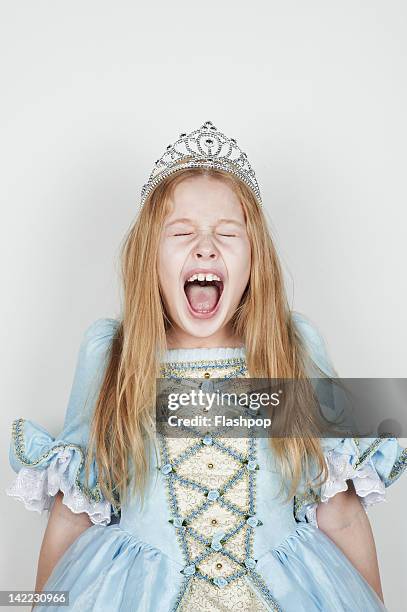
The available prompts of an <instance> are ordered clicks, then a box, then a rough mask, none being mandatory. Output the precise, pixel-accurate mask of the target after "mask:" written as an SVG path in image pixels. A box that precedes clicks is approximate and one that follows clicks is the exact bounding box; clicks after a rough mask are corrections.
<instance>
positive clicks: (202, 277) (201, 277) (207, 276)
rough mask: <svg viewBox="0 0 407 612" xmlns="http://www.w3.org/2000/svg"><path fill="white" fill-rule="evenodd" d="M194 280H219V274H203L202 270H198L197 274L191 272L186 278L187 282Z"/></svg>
mask: <svg viewBox="0 0 407 612" xmlns="http://www.w3.org/2000/svg"><path fill="white" fill-rule="evenodd" d="M194 280H199V281H204V280H207V281H214V280H216V281H220V278H219V276H216V274H203V273H202V272H200V273H199V274H193V275H192V276H190V277H189V278H188V279H187V283H192V282H193V281H194Z"/></svg>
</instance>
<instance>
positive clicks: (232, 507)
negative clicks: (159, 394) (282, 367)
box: [7, 313, 407, 612]
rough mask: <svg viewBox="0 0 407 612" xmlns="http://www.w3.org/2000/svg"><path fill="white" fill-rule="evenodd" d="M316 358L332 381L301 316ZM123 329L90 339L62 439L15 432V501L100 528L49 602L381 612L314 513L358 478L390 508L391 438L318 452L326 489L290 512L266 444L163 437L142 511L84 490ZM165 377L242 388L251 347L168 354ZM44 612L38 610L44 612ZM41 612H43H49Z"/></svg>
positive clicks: (60, 567) (304, 496) (78, 551)
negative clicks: (58, 506) (66, 512)
mask: <svg viewBox="0 0 407 612" xmlns="http://www.w3.org/2000/svg"><path fill="white" fill-rule="evenodd" d="M293 317H294V320H295V323H296V325H297V326H298V329H299V330H300V332H301V334H302V336H303V338H304V340H305V342H306V345H307V347H308V349H309V350H310V351H311V353H312V357H313V359H314V360H315V361H316V363H317V364H318V365H319V366H320V367H321V368H322V369H325V371H327V372H328V373H330V371H329V370H330V364H329V360H328V357H327V355H326V352H325V348H324V345H323V342H322V339H321V338H320V336H319V334H318V332H317V331H316V330H315V328H314V327H313V326H312V325H311V324H310V323H309V322H308V321H307V320H306V319H305V318H303V317H302V316H301V315H299V314H298V313H293ZM118 325H119V322H118V321H116V320H115V319H99V320H97V321H95V322H94V323H93V324H92V325H91V326H90V327H89V328H88V330H87V331H86V333H85V336H84V339H83V342H82V345H81V348H80V352H79V359H78V364H77V368H76V372H75V377H74V382H73V387H72V391H71V395H70V399H69V404H68V409H67V412H66V417H65V422H64V427H63V430H62V432H61V434H60V435H59V436H58V437H57V438H53V437H52V436H51V435H50V434H49V433H48V432H47V431H46V430H45V429H43V428H42V427H41V426H39V425H37V424H35V423H33V422H32V421H28V420H25V419H21V418H20V419H17V420H16V421H14V423H13V436H12V441H11V445H10V463H11V466H12V467H13V469H14V470H15V472H17V477H16V479H15V481H14V483H13V484H12V485H11V486H10V487H9V488H8V490H7V493H8V495H11V496H13V497H16V498H17V499H20V500H21V501H23V502H24V504H25V506H26V507H27V508H28V509H30V510H37V511H39V512H41V511H43V510H44V509H48V508H49V507H50V505H51V503H52V500H53V498H54V496H55V495H56V493H57V491H58V490H61V491H62V492H63V503H64V504H66V505H67V506H68V507H69V508H70V509H71V510H72V511H73V512H75V513H79V512H86V513H87V514H88V515H89V517H90V519H91V521H92V523H93V525H92V526H91V527H90V528H88V529H86V530H85V531H84V532H83V533H82V534H81V535H80V536H79V537H78V538H77V539H76V540H75V541H74V542H73V543H72V544H71V546H70V547H69V548H68V549H67V550H66V552H65V553H64V555H63V556H62V558H61V559H60V560H59V562H58V563H57V564H56V566H55V567H54V570H53V572H52V574H51V575H50V577H49V579H48V581H47V583H46V584H45V585H44V590H65V591H69V606H68V607H67V608H66V609H68V610H75V611H79V610H80V611H81V612H86V611H96V610H97V611H103V612H104V611H109V612H115V611H121V612H129V611H133V612H141V611H143V612H150V611H151V612H164V611H165V612H167V611H170V610H171V611H179V612H181V611H194V612H195V611H198V610H202V611H229V610H242V611H245V612H249V611H250V612H260V611H261V612H264V611H265V610H274V611H284V612H301V611H304V612H313V611H317V610H323V611H324V612H333V611H335V612H339V611H341V612H342V611H352V612H355V611H356V610H357V611H362V610H363V611H380V610H381V611H383V610H385V607H384V606H383V604H382V602H381V601H380V599H379V598H378V596H377V595H376V593H375V592H374V590H373V589H372V588H371V587H370V585H369V584H368V583H367V581H366V580H365V579H364V578H363V576H362V575H361V574H360V573H359V572H358V571H357V570H356V569H355V567H354V566H353V565H352V564H351V563H350V561H349V560H348V559H347V557H345V555H344V554H343V553H342V552H341V551H340V549H339V548H338V547H337V546H336V545H335V544H334V543H333V542H332V541H331V540H330V538H328V537H327V536H326V535H325V534H324V533H323V532H322V531H321V530H320V529H319V528H318V525H317V522H316V511H315V510H316V506H317V503H318V502H319V501H320V500H321V501H326V500H327V499H329V498H330V497H332V496H333V495H335V494H336V493H337V492H338V491H344V490H346V489H347V483H346V480H353V482H354V485H355V489H356V491H357V493H358V494H359V496H360V498H361V501H362V503H363V505H364V507H365V508H366V507H367V506H369V505H370V504H373V503H376V502H379V501H381V500H383V499H384V497H385V488H386V487H387V486H389V485H390V484H392V483H393V482H394V481H395V480H396V479H397V478H398V477H399V476H400V475H401V473H402V472H403V471H404V470H405V468H406V466H407V451H406V449H403V448H402V447H401V446H400V444H399V443H398V441H397V439H395V438H378V439H359V440H356V439H353V438H344V439H339V438H335V439H333V438H331V439H324V440H322V444H323V449H324V453H325V457H326V460H327V464H328V468H329V479H328V481H327V483H326V484H325V485H323V486H322V487H321V488H320V490H319V491H318V492H315V491H314V492H310V493H301V494H300V493H299V494H298V495H297V496H296V497H295V498H294V500H291V501H290V502H289V503H288V504H287V503H283V501H281V498H279V497H278V496H277V492H278V490H279V485H280V475H279V471H278V469H277V466H276V465H275V464H274V463H273V457H272V452H271V450H270V446H269V442H268V440H267V439H265V438H257V439H254V438H239V439H232V438H228V439H227V438H216V436H214V437H212V436H211V435H206V436H204V437H203V438H169V437H163V436H162V437H161V440H160V445H159V453H158V455H156V454H155V453H154V452H153V450H152V454H151V461H152V464H153V468H154V469H153V471H152V476H151V478H150V480H149V484H148V490H147V494H146V499H145V504H144V506H143V507H142V506H141V504H140V503H139V500H138V499H136V498H132V500H131V502H129V503H128V504H127V505H125V506H122V507H121V509H120V520H119V522H118V521H117V517H118V508H117V507H116V506H111V505H110V503H108V502H107V501H106V500H105V499H104V498H103V496H102V495H101V492H100V489H99V485H98V481H97V470H96V465H95V462H93V463H92V472H91V481H90V482H88V483H87V486H85V484H84V482H85V480H84V456H85V452H86V447H87V440H88V435H89V422H90V414H91V411H92V409H93V407H94V403H95V400H96V397H97V393H98V389H99V388H100V384H101V381H102V376H103V372H104V368H105V367H106V359H107V355H108V349H109V347H110V343H111V341H112V338H113V335H114V333H115V331H116V329H117V327H118ZM162 373H163V376H164V377H171V376H174V375H175V376H180V377H188V378H191V377H198V378H204V379H205V378H210V377H213V378H227V377H234V376H235V377H236V376H238V377H245V376H247V375H248V374H247V369H246V364H245V349H244V348H210V349H205V348H199V349H171V350H167V352H166V355H165V359H164V361H163V363H162ZM36 609H37V608H36ZM53 609H54V608H53V607H51V606H47V605H39V606H38V610H53Z"/></svg>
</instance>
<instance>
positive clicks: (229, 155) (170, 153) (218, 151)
mask: <svg viewBox="0 0 407 612" xmlns="http://www.w3.org/2000/svg"><path fill="white" fill-rule="evenodd" d="M185 168H215V169H219V170H225V171H226V172H230V173H231V174H234V175H235V176H237V177H239V178H240V179H241V180H242V181H243V182H244V183H245V184H246V185H247V186H248V187H249V188H250V189H251V190H252V192H253V193H254V195H255V197H256V199H257V202H258V204H259V205H260V206H262V200H261V194H260V188H259V185H258V182H257V179H256V175H255V173H254V170H253V169H252V167H251V165H250V163H249V161H248V159H247V155H246V153H244V152H243V151H242V150H241V148H240V147H239V146H238V144H237V142H236V140H235V138H228V137H227V136H225V135H224V134H222V132H219V130H218V129H217V128H216V127H215V126H214V125H213V123H212V121H206V122H205V123H204V124H203V125H202V126H201V127H200V128H199V129H198V130H194V131H193V132H191V133H190V134H180V136H179V139H178V140H177V141H176V142H175V143H174V144H169V145H168V146H167V148H166V150H165V152H164V153H163V155H162V156H161V157H160V159H157V161H156V162H155V165H154V168H153V170H152V172H151V174H150V176H149V179H148V181H147V183H146V184H145V185H143V187H142V190H141V203H140V208H141V207H142V206H143V205H144V203H145V201H146V199H147V197H148V195H149V194H150V193H151V192H152V191H153V190H154V189H155V187H156V186H157V185H158V184H159V183H161V181H162V180H164V179H165V178H166V177H167V176H170V174H174V172H179V171H180V170H184V169H185Z"/></svg>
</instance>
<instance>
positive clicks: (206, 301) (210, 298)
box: [185, 283, 219, 312]
mask: <svg viewBox="0 0 407 612" xmlns="http://www.w3.org/2000/svg"><path fill="white" fill-rule="evenodd" d="M185 294H186V296H187V298H188V302H189V303H190V305H191V308H192V310H195V311H196V312H204V311H205V310H208V311H211V310H213V309H214V308H215V306H216V304H217V302H218V299H219V291H218V288H217V287H215V286H214V285H206V286H203V287H202V286H200V285H194V284H193V283H188V285H187V286H186V287H185Z"/></svg>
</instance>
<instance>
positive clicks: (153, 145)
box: [0, 0, 407, 612]
mask: <svg viewBox="0 0 407 612" xmlns="http://www.w3.org/2000/svg"><path fill="white" fill-rule="evenodd" d="M0 23H1V25H0V45H1V48H0V62H1V81H0V83H1V85H0V86H1V100H0V105H1V108H0V121H1V132H0V133H1V140H0V161H1V177H2V178H1V181H0V198H1V204H2V209H1V249H2V253H1V258H0V261H1V266H2V275H1V278H2V299H1V302H0V306H1V320H2V342H1V345H2V363H1V367H2V376H1V379H2V391H1V396H2V410H1V415H2V427H1V429H0V435H1V448H2V455H1V456H2V463H3V466H4V469H3V470H2V477H1V485H2V497H1V507H2V534H1V542H2V547H1V548H2V553H1V555H2V556H1V566H0V576H1V579H0V588H1V589H31V588H33V587H34V581H35V573H36V565H37V556H38V552H39V548H40V544H41V540H42V535H43V531H44V528H45V525H46V515H45V514H44V515H42V516H40V515H39V514H37V513H35V512H29V511H28V510H26V509H25V508H24V507H23V505H22V504H21V503H20V502H17V501H16V500H14V499H12V498H9V497H7V496H6V495H5V492H4V489H5V488H6V486H8V485H9V484H10V482H11V481H12V479H13V478H14V472H12V470H11V468H10V467H9V465H8V447H9V440H10V434H11V422H12V420H13V419H14V418H17V417H24V418H27V419H31V420H33V421H35V422H37V423H39V424H41V425H42V426H43V427H45V428H46V429H48V431H50V432H51V433H52V434H53V435H56V434H57V433H58V432H59V430H60V428H61V426H62V422H63V418H64V412H65V409H66V404H67V400H68V395H69V392H70V387H71V383H72V377H73V371H74V367H75V363H76V357H77V351H78V348H79V343H80V341H81V337H82V334H83V332H84V330H85V328H86V327H87V326H88V325H89V324H90V323H91V322H92V321H94V320H95V319H97V318H99V317H109V316H112V317H116V316H118V314H119V306H120V301H119V295H120V294H119V287H118V253H119V245H120V243H121V241H122V238H123V236H124V233H125V231H126V230H127V228H128V226H129V225H130V223H131V222H132V221H133V219H134V217H135V215H136V212H137V205H138V201H139V194H140V189H141V187H142V185H143V183H144V182H145V181H146V179H147V177H148V175H149V173H150V171H151V168H152V165H153V163H154V161H155V160H156V159H157V158H158V157H159V156H160V155H161V154H162V152H163V151H164V149H165V147H166V145H167V144H169V143H171V142H173V141H174V140H175V139H176V138H177V137H178V135H179V134H180V133H181V132H189V131H191V130H193V129H196V128H198V127H200V125H201V124H202V123H203V122H204V121H206V120H211V121H213V123H214V124H215V125H216V126H217V127H218V128H219V129H221V130H222V131H224V132H225V133H226V134H227V135H229V136H234V137H235V138H236V139H237V140H238V143H239V144H240V145H241V146H242V148H243V149H244V150H245V151H246V152H247V154H248V156H249V159H250V161H251V163H252V164H253V166H254V169H255V171H256V174H257V177H258V180H259V182H260V186H261V189H262V193H263V198H264V202H265V206H266V207H267V210H268V211H269V213H270V215H271V218H272V225H273V228H272V230H273V236H274V239H275V241H276V245H277V248H278V251H279V253H280V257H281V260H282V264H283V266H284V273H285V276H286V281H287V291H288V295H289V298H290V304H291V305H292V307H293V308H294V309H295V310H299V311H300V312H303V313H304V314H306V315H307V316H308V317H309V318H310V319H311V320H312V321H313V322H314V323H315V324H316V325H317V326H318V328H319V330H320V332H321V334H322V335H323V337H324V339H325V341H326V343H327V346H328V350H329V352H330V355H331V358H332V360H333V362H334V364H335V366H336V368H337V370H338V372H339V374H340V375H341V376H343V377H405V376H406V349H405V347H406V340H407V338H406V335H407V334H406V314H405V312H406V296H407V291H406V286H407V275H406V272H405V266H406V234H405V227H406V221H407V219H406V196H407V187H406V181H405V168H406V140H407V120H406V112H405V109H406V108H407V70H406V55H407V39H406V36H405V32H406V28H407V5H406V4H405V2H402V1H394V0H387V1H386V2H381V1H378V0H373V1H372V0H369V1H367V0H366V1H361V2H354V1H352V2H351V1H349V0H342V1H341V2H330V1H326V0H324V1H322V0H321V1H315V0H314V1H313V0H310V1H308V2H301V1H296V2H293V1H290V0H288V1H286V2H275V1H273V0H267V1H255V0H254V1H253V2H250V3H247V2H242V1H241V0H234V2H231V1H223V2H219V0H218V1H217V2H215V1H214V0H206V1H205V2H201V3H196V2H186V1H184V0H183V1H176V0H173V1H172V2H157V1H156V2H154V3H147V2H144V3H141V2H138V3H137V2H125V1H122V2H115V3H113V2H106V1H101V0H98V2H96V1H86V0H85V1H81V2H78V1H77V0H71V1H70V2H69V3H68V2H62V1H55V0H53V1H51V0H46V1H45V0H36V1H35V2H29V1H28V0H20V1H19V2H14V3H13V2H11V1H8V2H7V1H3V2H2V3H1V16H0ZM402 442H403V443H404V445H405V443H406V441H405V440H402ZM387 493H388V501H387V503H383V504H379V505H377V506H375V507H374V508H372V509H371V510H370V511H369V516H370V519H371V522H372V526H373V530H374V534H375V539H376V544H377V549H378V556H379V563H380V569H381V576H382V582H383V588H384V594H385V601H386V604H387V607H388V609H389V610H390V611H391V612H397V611H398V610H400V609H401V607H402V606H401V607H400V602H402V601H406V598H407V584H406V581H405V576H406V570H407V522H406V518H405V516H406V515H405V511H406V502H407V477H406V475H404V476H402V477H401V479H400V480H399V481H398V482H396V483H395V484H394V485H393V486H392V487H391V488H390V489H388V491H387ZM344 588H346V585H344Z"/></svg>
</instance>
